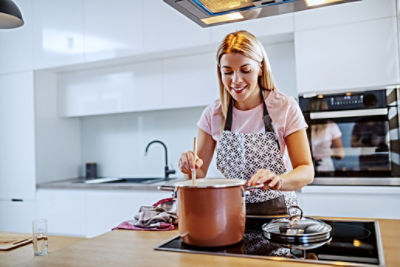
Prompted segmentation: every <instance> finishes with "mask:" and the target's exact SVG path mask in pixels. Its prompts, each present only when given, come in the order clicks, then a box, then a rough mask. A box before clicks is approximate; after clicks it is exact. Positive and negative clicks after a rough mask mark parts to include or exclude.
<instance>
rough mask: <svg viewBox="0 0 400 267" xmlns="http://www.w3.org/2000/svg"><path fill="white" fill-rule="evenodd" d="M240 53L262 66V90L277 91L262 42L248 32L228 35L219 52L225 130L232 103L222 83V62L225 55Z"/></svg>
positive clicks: (259, 80) (218, 60)
mask: <svg viewBox="0 0 400 267" xmlns="http://www.w3.org/2000/svg"><path fill="white" fill-rule="evenodd" d="M231 53H239V54H241V55H243V56H245V57H248V58H251V59H253V60H255V61H257V62H258V63H259V64H260V65H261V71H262V73H261V75H260V76H259V78H258V85H259V86H260V89H261V90H271V91H275V90H277V88H276V85H275V82H274V79H273V76H272V72H271V66H270V64H269V60H268V57H267V53H266V52H265V49H264V47H263V45H262V44H261V42H260V41H259V40H258V39H257V38H256V37H255V36H254V35H253V34H251V33H249V32H247V31H236V32H233V33H230V34H228V35H227V36H226V37H225V38H224V40H223V41H222V43H221V44H220V45H219V47H218V51H217V63H218V64H217V74H218V82H219V93H220V100H221V110H222V121H221V127H222V128H223V127H224V125H225V121H226V116H227V112H228V106H229V103H230V101H231V95H230V94H229V92H228V91H227V90H225V87H224V84H223V83H222V77H221V70H220V61H221V57H222V56H223V55H224V54H231Z"/></svg>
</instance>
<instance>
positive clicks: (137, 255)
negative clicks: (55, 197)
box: [0, 218, 400, 266]
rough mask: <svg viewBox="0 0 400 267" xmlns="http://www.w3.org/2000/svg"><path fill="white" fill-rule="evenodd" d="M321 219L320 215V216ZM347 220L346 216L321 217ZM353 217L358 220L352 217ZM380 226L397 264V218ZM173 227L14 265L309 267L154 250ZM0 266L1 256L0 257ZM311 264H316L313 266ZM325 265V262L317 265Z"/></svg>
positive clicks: (117, 236)
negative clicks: (291, 266)
mask: <svg viewBox="0 0 400 267" xmlns="http://www.w3.org/2000/svg"><path fill="white" fill-rule="evenodd" d="M320 219H324V218H320ZM325 219H340V220H350V219H349V218H345V219H344V218H325ZM354 220H360V219H359V218H354ZM377 221H378V222H379V225H380V231H381V235H382V243H383V249H384V256H385V263H386V266H400V257H399V256H398V253H399V251H400V242H398V240H400V221H399V220H384V219H378V220H377ZM177 234H178V231H177V230H174V231H167V232H145V231H130V230H116V231H112V232H108V233H106V234H103V235H101V236H98V237H95V238H92V239H87V240H84V241H81V242H78V243H76V244H73V245H71V246H69V247H66V248H64V249H60V250H57V251H50V253H49V255H46V256H40V257H35V258H34V259H32V260H28V261H26V262H24V263H22V264H20V265H18V266H193V265H202V266H204V265H205V266H208V265H219V266H221V265H222V266H237V265H243V266H265V264H266V261H268V265H269V266H288V265H293V266H310V265H309V263H298V262H287V261H282V260H265V259H254V258H239V257H228V256H212V255H201V254H190V253H177V252H166V251H155V250H154V247H156V246H158V245H160V244H161V243H163V242H165V241H166V240H169V239H171V238H173V237H174V236H176V235H177ZM0 265H1V258H0ZM314 266H317V264H316V265H314ZM321 266H326V265H323V264H322V265H321Z"/></svg>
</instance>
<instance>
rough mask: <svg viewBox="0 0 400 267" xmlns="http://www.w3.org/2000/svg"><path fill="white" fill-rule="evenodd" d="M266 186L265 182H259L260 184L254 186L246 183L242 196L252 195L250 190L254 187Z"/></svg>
mask: <svg viewBox="0 0 400 267" xmlns="http://www.w3.org/2000/svg"><path fill="white" fill-rule="evenodd" d="M263 186H264V184H258V185H253V186H248V185H244V186H243V187H244V188H243V189H242V196H243V197H244V196H248V195H250V190H253V189H258V188H262V187H263Z"/></svg>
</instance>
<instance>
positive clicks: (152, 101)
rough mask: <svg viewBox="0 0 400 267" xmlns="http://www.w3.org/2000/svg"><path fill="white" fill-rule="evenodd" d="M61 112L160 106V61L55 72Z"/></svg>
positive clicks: (78, 113) (76, 113)
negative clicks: (62, 72)
mask: <svg viewBox="0 0 400 267" xmlns="http://www.w3.org/2000/svg"><path fill="white" fill-rule="evenodd" d="M58 88H59V105H60V106H59V108H60V114H61V115H62V116H67V117H70V116H85V115H97V114H108V113H121V112H130V111H142V110H151V109H159V108H161V107H162V101H163V95H162V92H163V89H162V61H147V62H140V63H137V64H132V65H125V66H120V67H111V68H104V69H93V70H86V71H78V72H71V73H65V74H60V75H59V80H58Z"/></svg>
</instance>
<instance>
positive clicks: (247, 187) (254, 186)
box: [244, 184, 264, 191]
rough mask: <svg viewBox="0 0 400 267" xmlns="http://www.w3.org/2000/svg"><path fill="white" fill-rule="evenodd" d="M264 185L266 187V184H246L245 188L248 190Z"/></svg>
mask: <svg viewBox="0 0 400 267" xmlns="http://www.w3.org/2000/svg"><path fill="white" fill-rule="evenodd" d="M262 187H264V184H258V185H252V186H248V185H245V186H244V190H246V191H248V190H253V189H259V188H262Z"/></svg>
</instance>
